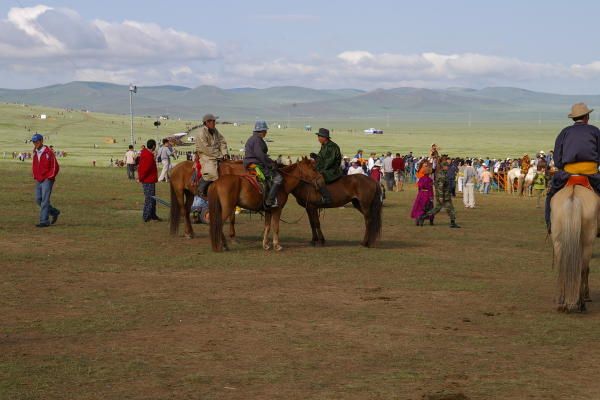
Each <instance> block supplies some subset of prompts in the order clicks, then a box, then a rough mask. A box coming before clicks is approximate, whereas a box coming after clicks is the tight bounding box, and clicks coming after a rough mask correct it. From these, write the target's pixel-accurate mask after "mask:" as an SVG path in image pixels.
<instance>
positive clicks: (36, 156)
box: [31, 133, 60, 228]
mask: <svg viewBox="0 0 600 400" xmlns="http://www.w3.org/2000/svg"><path fill="white" fill-rule="evenodd" d="M31 142H32V143H33V146H34V148H33V179H35V180H36V183H35V201H36V203H37V204H38V206H40V223H39V224H37V225H36V227H38V228H46V227H48V226H50V225H51V224H54V223H56V220H57V219H58V216H59V215H60V211H59V210H58V209H56V208H54V207H52V204H50V195H51V194H52V187H53V186H54V180H55V179H56V175H58V171H59V169H60V167H59V166H58V161H56V156H55V155H54V152H53V151H52V150H50V149H49V148H48V147H46V146H44V137H43V136H42V135H40V134H39V133H36V134H35V135H33V137H32V138H31ZM50 217H52V219H51V220H50Z"/></svg>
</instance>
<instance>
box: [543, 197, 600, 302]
mask: <svg viewBox="0 0 600 400" xmlns="http://www.w3.org/2000/svg"><path fill="white" fill-rule="evenodd" d="M551 207H552V217H551V220H552V245H553V248H554V257H553V265H555V266H556V267H558V296H557V298H556V303H557V307H558V310H559V311H565V312H572V311H575V312H581V311H585V302H586V301H589V300H590V289H589V286H588V275H589V271H590V260H591V258H592V247H593V243H594V238H595V237H596V235H597V233H598V227H599V226H600V225H599V221H598V218H599V217H600V198H599V197H598V195H596V193H594V191H592V190H590V189H587V188H585V187H583V186H566V187H565V188H563V189H562V190H560V191H559V192H558V193H556V195H555V196H554V197H553V198H552V202H551Z"/></svg>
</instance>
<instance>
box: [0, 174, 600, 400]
mask: <svg viewBox="0 0 600 400" xmlns="http://www.w3.org/2000/svg"><path fill="white" fill-rule="evenodd" d="M1 167H2V168H9V169H8V170H3V171H1V172H2V174H3V176H5V177H6V179H5V182H6V183H5V185H4V190H2V191H0V201H1V203H2V204H4V205H5V207H4V208H5V210H4V212H2V214H0V236H1V238H2V239H1V240H0V254H1V255H2V260H1V261H0V262H1V270H2V280H1V282H0V288H1V290H0V312H1V313H2V319H1V321H0V398H2V399H4V398H6V399H98V398H102V399H125V398H127V399H165V398H173V399H186V398H189V399H224V398H226V399H277V398H294V399H296V398H297V399H305V398H315V399H340V398H343V399H427V400H434V399H435V400H442V399H443V400H450V399H452V400H459V399H469V400H473V399H522V398H527V399H564V398H569V399H584V398H585V399H589V398H595V397H597V393H599V392H600V384H599V383H598V382H600V380H599V379H597V378H598V372H597V365H596V364H597V360H598V359H600V345H599V344H598V343H600V340H599V339H600V329H599V328H600V308H599V307H598V305H597V302H592V303H591V304H590V305H589V311H588V312H587V313H586V314H583V315H563V314H559V313H556V312H555V311H554V309H553V293H554V292H553V291H554V284H555V271H553V270H552V267H551V248H550V244H549V242H547V241H546V238H545V234H544V230H543V221H542V211H541V210H538V209H535V201H534V200H530V199H519V198H511V197H510V196H507V195H504V194H492V195H489V196H487V197H484V196H479V197H477V201H478V208H477V209H474V210H464V209H463V208H460V207H459V206H460V199H457V201H456V202H455V204H456V205H457V206H458V207H457V208H458V222H459V223H460V224H461V225H462V226H463V228H462V229H460V230H451V229H449V228H448V226H447V224H448V219H447V216H445V215H440V216H439V217H438V218H437V219H436V225H435V226H433V227H430V226H425V227H422V228H419V227H415V226H413V222H412V221H411V220H410V219H409V217H408V214H409V210H410V204H411V202H412V199H413V196H414V192H413V191H412V190H408V191H406V192H404V193H388V199H387V202H386V205H385V209H384V220H385V222H384V229H383V237H382V240H381V242H380V243H379V245H378V246H377V247H376V248H374V249H364V248H361V247H360V246H359V245H358V243H359V241H360V238H361V237H362V229H363V227H362V221H361V219H362V218H361V216H360V215H359V214H358V213H357V212H356V211H354V210H352V209H350V208H348V209H335V210H327V211H326V212H325V213H324V215H323V221H322V225H323V227H324V233H325V235H326V237H327V239H328V243H327V246H326V247H323V248H312V247H310V246H309V245H308V241H309V239H310V235H309V228H308V222H307V220H306V219H302V220H301V221H300V222H299V223H298V224H289V225H288V224H283V225H282V240H283V245H284V247H285V250H284V251H283V252H281V253H274V252H265V251H263V250H262V249H261V247H260V237H259V236H260V233H261V226H260V225H261V221H260V219H259V218H258V217H256V216H253V217H252V218H250V217H249V216H240V217H239V218H238V221H239V224H238V234H239V243H238V244H235V245H233V246H232V250H231V251H230V252H227V253H223V254H215V253H212V252H211V251H210V246H209V243H208V239H207V236H206V227H205V226H195V229H196V231H197V236H198V237H197V238H196V239H193V240H185V239H183V238H171V237H169V236H168V227H167V223H166V222H163V223H155V224H150V225H148V224H144V223H143V222H142V221H141V211H140V212H138V213H136V212H132V211H130V210H134V209H138V210H139V208H140V205H141V201H142V194H141V188H140V187H139V186H138V185H136V184H135V183H131V182H128V181H127V179H126V177H125V172H124V171H114V170H108V169H95V170H93V169H91V168H88V169H86V168H71V169H68V168H65V169H64V170H63V171H62V173H61V176H60V179H59V181H58V182H57V185H56V187H55V193H54V195H53V196H54V203H55V205H56V206H57V207H58V208H60V209H61V211H62V212H63V214H62V215H61V218H60V219H59V222H58V224H57V225H56V226H53V227H52V228H49V229H46V230H39V231H37V230H35V228H34V227H33V225H34V224H35V222H36V218H37V210H36V208H35V206H34V204H33V201H32V187H33V185H32V183H31V181H30V176H29V171H28V170H27V169H25V168H21V167H20V166H17V167H14V168H13V167H8V164H4V165H2V166H1ZM90 180H93V182H94V185H91V186H90V185H89V181H90ZM158 192H159V193H158V194H159V196H162V197H164V198H167V186H166V185H165V184H160V185H159V187H158ZM301 213H302V210H300V209H299V208H298V207H296V206H291V207H290V208H289V209H286V211H285V212H284V216H285V217H286V218H287V219H289V220H290V221H294V220H296V219H297V218H298V217H299V216H300V215H301ZM159 214H160V215H161V216H163V217H166V216H167V212H166V210H165V209H164V208H162V209H159ZM599 251H600V249H598V248H596V249H595V254H596V255H597V254H598V253H599ZM596 266H597V261H596V260H593V261H592V273H591V277H590V278H591V281H590V287H591V290H592V298H593V300H600V280H599V279H598V276H597V273H596Z"/></svg>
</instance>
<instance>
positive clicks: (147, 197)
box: [142, 183, 158, 222]
mask: <svg viewBox="0 0 600 400" xmlns="http://www.w3.org/2000/svg"><path fill="white" fill-rule="evenodd" d="M142 188H143V190H144V209H143V211H142V218H143V219H144V222H148V221H150V220H151V219H157V218H158V217H157V216H156V200H155V199H154V198H153V197H152V196H155V195H156V184H155V183H142Z"/></svg>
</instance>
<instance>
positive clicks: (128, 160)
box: [125, 150, 135, 164]
mask: <svg viewBox="0 0 600 400" xmlns="http://www.w3.org/2000/svg"><path fill="white" fill-rule="evenodd" d="M125 164H135V151H133V150H127V152H126V153H125Z"/></svg>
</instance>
